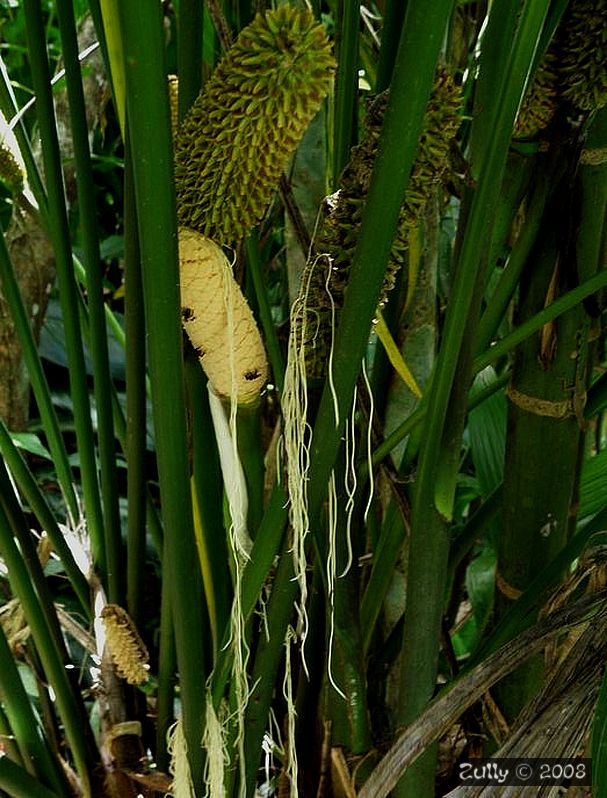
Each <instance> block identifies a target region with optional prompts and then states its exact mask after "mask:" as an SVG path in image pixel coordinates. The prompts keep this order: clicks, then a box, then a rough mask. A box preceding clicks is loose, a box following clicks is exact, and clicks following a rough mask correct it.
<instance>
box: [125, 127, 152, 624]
mask: <svg viewBox="0 0 607 798" xmlns="http://www.w3.org/2000/svg"><path fill="white" fill-rule="evenodd" d="M124 295H125V314H124V324H125V334H126V340H127V341H128V346H126V347H125V352H126V436H127V437H126V450H125V454H126V465H127V503H128V511H129V512H128V520H127V576H126V578H127V607H128V611H129V614H130V616H131V618H133V620H134V621H135V623H137V621H138V619H139V617H140V613H141V607H142V603H143V590H144V573H145V569H144V565H145V547H146V518H145V513H146V509H145V502H146V442H147V441H146V437H147V417H146V416H147V414H146V385H145V375H146V370H145V318H144V306H143V281H142V275H141V260H140V252H139V234H138V232H137V209H136V207H135V189H134V185H133V161H132V158H131V146H130V139H129V137H128V132H127V148H126V153H125V174H124Z"/></svg>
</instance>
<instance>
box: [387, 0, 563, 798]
mask: <svg viewBox="0 0 607 798" xmlns="http://www.w3.org/2000/svg"><path fill="white" fill-rule="evenodd" d="M496 5H497V8H498V9H500V5H499V4H496ZM548 5H549V3H548V2H539V3H538V2H534V3H530V2H527V3H525V5H524V6H523V9H522V11H521V17H520V21H519V27H518V29H517V33H516V36H515V38H514V41H513V42H511V40H508V41H507V43H506V42H505V41H504V40H501V41H500V40H499V38H498V40H497V42H496V52H500V53H501V52H502V51H503V48H504V47H506V44H507V48H508V49H507V50H506V53H507V58H504V59H503V60H501V59H500V67H499V68H500V72H499V78H498V80H497V82H495V81H493V82H494V83H495V85H494V87H493V91H492V93H491V94H490V95H488V96H486V97H485V102H486V105H485V108H484V113H483V115H482V116H483V124H485V125H489V127H490V129H491V130H492V131H493V136H492V137H490V138H489V137H486V139H487V140H486V141H483V140H479V141H480V143H479V144H478V146H477V147H476V148H474V149H473V157H474V161H473V163H472V172H473V175H474V177H475V178H476V180H477V183H476V187H475V189H474V190H472V193H471V198H470V201H469V204H468V208H467V209H466V212H465V213H464V214H462V218H461V220H460V237H459V251H458V257H457V266H456V271H455V278H454V282H453V287H452V290H451V293H450V296H449V304H448V308H447V315H446V319H445V327H444V331H443V343H442V346H441V349H440V351H439V355H438V359H437V363H436V370H435V374H434V378H433V380H432V383H431V386H430V390H429V397H428V413H427V415H426V421H425V427H424V430H423V434H422V448H421V452H420V460H419V466H418V471H417V482H416V493H415V500H414V507H413V520H412V527H411V536H410V544H409V569H408V581H407V605H406V606H407V611H406V615H405V625H404V631H403V657H402V660H401V680H400V695H399V715H398V717H399V722H401V723H405V724H407V723H410V722H411V721H412V720H413V719H414V718H415V717H417V715H418V714H419V713H420V712H421V711H422V709H423V707H424V706H425V704H426V703H427V702H428V701H429V699H430V697H431V696H432V693H433V691H434V686H435V680H436V668H437V660H438V643H439V638H440V624H441V616H442V612H443V604H444V591H445V580H446V575H447V560H448V552H449V535H448V527H449V523H450V519H451V513H452V506H453V498H454V492H455V482H456V476H457V470H458V464H459V450H460V443H461V434H462V431H463V423H464V418H465V415H464V414H463V412H462V410H463V403H462V399H463V396H464V395H465V393H466V392H467V390H468V386H469V384H470V382H471V378H472V369H471V354H472V339H473V336H474V331H475V316H476V314H477V312H478V311H477V309H476V308H474V306H473V302H474V299H475V297H476V298H478V295H479V285H478V284H479V277H480V275H481V274H482V273H483V267H484V259H485V258H486V255H487V252H486V245H485V246H483V242H488V241H490V236H491V230H492V222H493V218H494V214H495V208H496V207H497V205H498V198H499V192H500V187H501V183H502V179H503V174H504V168H505V164H506V157H507V153H508V145H509V142H510V135H511V131H512V126H513V123H514V118H515V114H516V111H517V108H518V104H519V101H520V97H521V95H522V92H523V89H524V86H525V81H526V77H527V74H528V71H529V68H530V64H531V63H532V60H533V55H534V52H535V48H536V42H537V38H538V36H539V34H540V32H541V29H542V26H543V22H544V17H545V14H546V10H547V7H548ZM501 11H504V12H505V14H506V19H504V17H503V14H499V21H500V25H501V26H502V28H503V30H508V28H509V25H510V23H512V24H513V21H511V20H510V17H516V16H517V12H518V9H517V8H515V7H513V6H510V8H509V11H507V10H506V9H505V7H504V5H503V4H502V5H501ZM492 28H493V26H492V25H491V22H490V29H492ZM489 32H490V31H488V34H487V35H488V36H489ZM484 52H487V53H488V55H489V57H488V58H487V59H486V66H487V68H490V67H491V65H492V58H491V56H494V55H495V53H493V52H491V51H490V50H488V51H484ZM482 66H483V65H481V69H482ZM491 77H493V76H491ZM479 118H480V117H479ZM476 121H477V120H476V118H475V120H474V122H475V123H476ZM485 129H486V128H485ZM473 141H474V135H473ZM456 375H457V380H456ZM454 389H455V390H454ZM434 767H435V761H434V757H432V756H429V757H424V758H422V759H421V760H420V761H419V762H418V763H416V766H415V767H414V768H412V769H411V770H410V771H409V773H408V774H407V776H406V777H405V778H404V779H403V780H402V781H401V782H400V785H399V788H398V790H397V793H396V794H397V795H398V796H399V798H404V796H409V795H413V794H415V795H416V796H419V795H430V794H432V793H433V789H434V787H433V785H434Z"/></svg>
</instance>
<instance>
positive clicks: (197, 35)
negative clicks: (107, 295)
mask: <svg viewBox="0 0 607 798" xmlns="http://www.w3.org/2000/svg"><path fill="white" fill-rule="evenodd" d="M203 8H204V6H203V4H202V3H200V2H198V0H184V2H182V3H181V4H180V6H179V21H178V24H179V32H178V35H179V49H178V51H177V52H178V59H179V62H178V66H177V70H178V74H179V119H183V118H184V116H185V115H186V113H187V112H188V110H189V108H190V106H191V105H192V103H193V102H194V100H195V99H196V97H197V96H198V93H199V91H200V86H201V84H202V33H203V16H204V15H203Z"/></svg>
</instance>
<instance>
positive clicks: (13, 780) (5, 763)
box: [0, 756, 67, 798]
mask: <svg viewBox="0 0 607 798" xmlns="http://www.w3.org/2000/svg"><path fill="white" fill-rule="evenodd" d="M0 790H4V791H5V794H6V795H10V796H12V798H31V797H32V795H35V796H36V798H59V796H62V795H67V793H66V792H64V791H55V790H49V789H48V787H45V786H44V785H43V784H41V783H40V781H39V780H38V779H35V778H32V776H30V775H29V773H28V772H27V771H26V770H23V768H21V767H19V765H16V764H15V763H14V762H11V760H10V759H9V758H8V757H7V756H3V757H1V758H0Z"/></svg>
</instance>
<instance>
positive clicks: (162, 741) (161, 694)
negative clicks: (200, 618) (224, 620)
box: [155, 579, 177, 773]
mask: <svg viewBox="0 0 607 798" xmlns="http://www.w3.org/2000/svg"><path fill="white" fill-rule="evenodd" d="M171 592H172V590H171V585H170V584H169V582H168V580H167V579H163V581H162V597H161V601H160V654H159V657H158V696H157V699H156V702H157V703H156V706H157V712H158V715H157V718H156V758H155V762H156V766H157V767H158V769H159V770H160V771H161V772H163V773H168V771H169V763H170V761H171V757H170V755H169V752H168V750H167V732H168V730H169V727H170V726H171V724H172V723H173V719H174V713H175V683H176V681H177V677H176V671H177V652H176V649H175V627H174V624H173V614H172V612H171Z"/></svg>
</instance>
